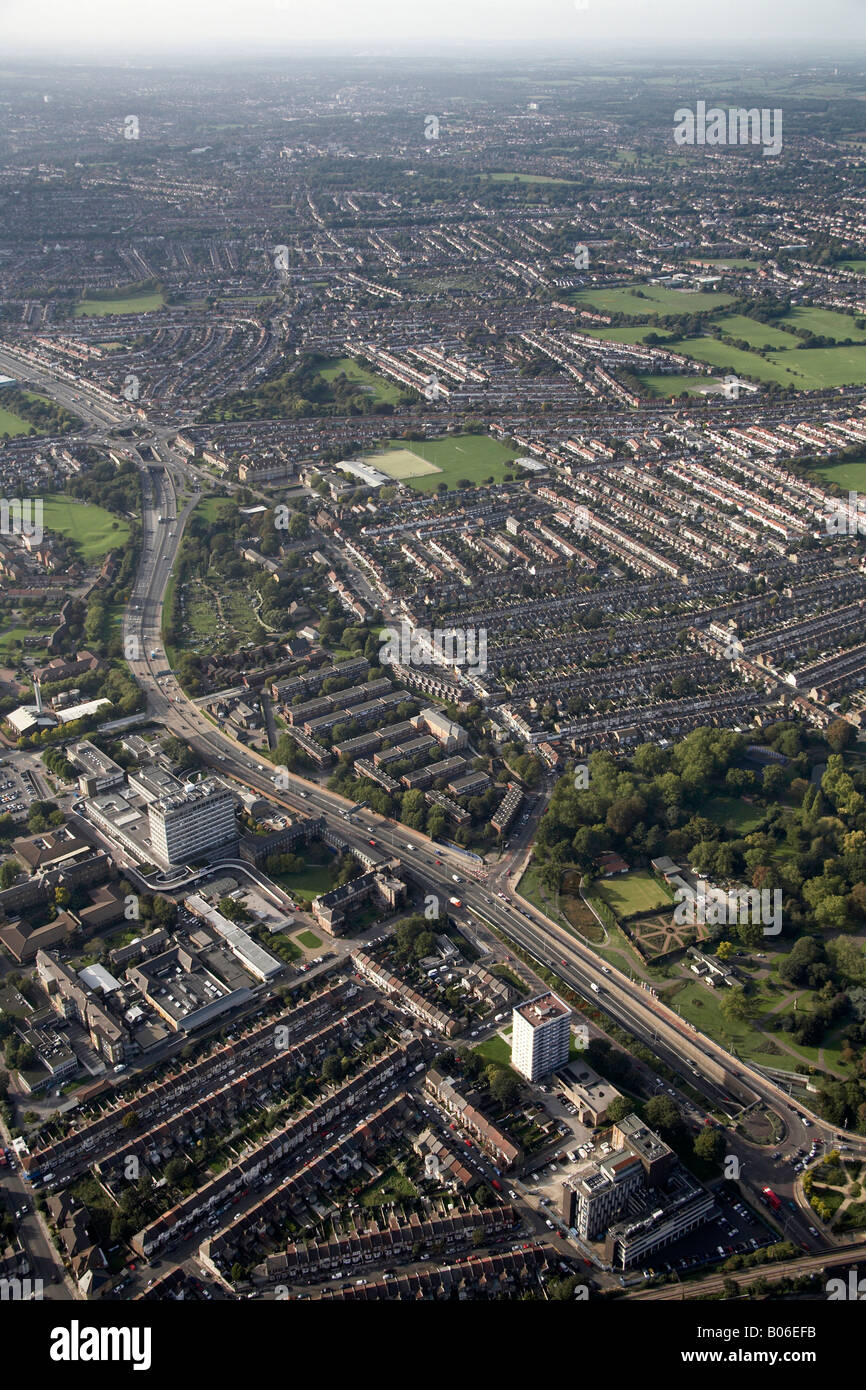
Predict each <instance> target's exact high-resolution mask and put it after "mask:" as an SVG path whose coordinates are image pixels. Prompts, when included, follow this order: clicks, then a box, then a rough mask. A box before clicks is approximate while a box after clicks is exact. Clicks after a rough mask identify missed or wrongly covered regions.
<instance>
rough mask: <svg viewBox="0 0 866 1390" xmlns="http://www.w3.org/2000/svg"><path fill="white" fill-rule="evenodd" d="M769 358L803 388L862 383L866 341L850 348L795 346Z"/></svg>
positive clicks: (812, 389)
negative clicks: (783, 368) (786, 371)
mask: <svg viewBox="0 0 866 1390" xmlns="http://www.w3.org/2000/svg"><path fill="white" fill-rule="evenodd" d="M770 360H771V361H772V362H773V363H775V365H776V366H779V367H785V368H787V369H788V371H789V372H790V374H791V378H792V381H793V384H794V385H795V386H799V387H800V389H801V390H803V391H814V390H818V389H819V388H821V387H824V386H859V385H861V384H863V383H866V340H861V341H860V343H859V344H854V345H853V346H851V347H833V348H813V349H809V348H795V349H793V350H791V349H789V350H788V351H787V352H773V353H771V354H770Z"/></svg>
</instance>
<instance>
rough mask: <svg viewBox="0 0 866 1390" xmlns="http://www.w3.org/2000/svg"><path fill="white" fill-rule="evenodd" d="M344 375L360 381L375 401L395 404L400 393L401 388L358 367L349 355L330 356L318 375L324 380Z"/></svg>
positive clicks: (350, 379) (351, 379)
mask: <svg viewBox="0 0 866 1390" xmlns="http://www.w3.org/2000/svg"><path fill="white" fill-rule="evenodd" d="M341 375H342V376H345V377H347V378H348V379H349V381H357V382H360V383H361V384H362V385H363V386H366V387H367V388H368V390H369V394H370V395H371V396H372V398H373V400H374V401H375V402H376V403H377V405H378V404H379V403H385V404H387V405H396V403H397V401H399V399H400V396H401V395H402V388H401V387H399V386H397V385H395V383H394V382H391V381H386V380H385V378H384V377H381V376H377V375H376V373H375V372H371V371H370V370H369V369H368V368H366V367H359V366H358V363H357V362H356V361H355V360H354V359H353V358H351V357H335V358H332V359H331V360H330V361H329V362H328V364H327V366H325V367H322V368H321V369H320V371H319V376H320V377H323V378H324V380H325V381H333V380H334V379H335V378H336V377H338V376H341Z"/></svg>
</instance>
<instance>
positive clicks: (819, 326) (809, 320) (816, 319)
mask: <svg viewBox="0 0 866 1390" xmlns="http://www.w3.org/2000/svg"><path fill="white" fill-rule="evenodd" d="M777 322H778V323H780V324H785V325H786V326H787V327H790V328H807V329H808V330H809V332H810V333H815V334H817V335H818V336H819V337H821V338H835V339H836V341H837V342H840V341H841V340H842V339H844V338H852V339H853V340H854V342H855V343H866V329H864V328H858V327H857V325H856V323H855V322H854V319H853V318H852V317H851V315H850V314H840V313H838V312H837V311H836V310H835V309H814V308H807V307H806V306H805V305H798V306H797V307H796V308H794V309H792V310H791V311H790V313H788V314H785V316H784V318H780V319H778V320H777Z"/></svg>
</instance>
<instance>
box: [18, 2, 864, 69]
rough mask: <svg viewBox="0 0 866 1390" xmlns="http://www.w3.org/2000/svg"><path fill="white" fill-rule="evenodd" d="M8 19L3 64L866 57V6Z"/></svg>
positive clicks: (511, 7)
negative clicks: (315, 57)
mask: <svg viewBox="0 0 866 1390" xmlns="http://www.w3.org/2000/svg"><path fill="white" fill-rule="evenodd" d="M0 22H2V34H3V57H4V58H7V59H8V58H12V59H15V58H20V59H32V58H40V57H42V58H46V59H48V58H50V59H51V60H62V59H64V58H67V59H69V60H72V61H74V62H76V63H80V62H82V61H87V60H88V59H92V60H94V61H97V62H99V61H111V62H116V61H118V60H119V61H126V62H133V63H135V62H137V61H142V62H144V61H148V60H151V59H155V58H156V59H158V58H159V57H160V56H163V57H176V58H177V57H183V58H190V57H195V56H200V57H202V58H207V59H213V58H217V57H234V58H248V57H254V56H259V57H264V56H270V57H274V56H275V55H276V54H278V53H287V54H291V53H292V52H296V53H297V54H298V56H302V54H303V53H309V51H310V50H311V49H316V50H318V51H319V52H320V53H323V52H328V51H332V52H335V53H338V52H339V53H341V54H343V55H346V54H347V53H348V54H350V55H354V56H361V55H364V56H368V57H375V56H376V55H377V54H383V55H384V54H385V53H387V52H394V51H401V50H402V51H410V50H411V51H413V52H416V53H418V52H429V53H430V55H431V56H433V55H435V53H437V52H443V51H446V50H451V51H452V52H453V49H454V48H455V47H457V46H466V48H467V49H468V50H471V51H479V50H485V49H486V50H490V49H491V48H499V49H504V48H507V47H508V46H516V45H521V46H523V47H524V48H525V49H531V51H532V52H533V53H534V54H536V55H537V54H539V53H540V52H541V51H542V50H544V49H545V48H547V49H549V50H551V51H552V52H554V53H555V54H556V55H557V56H559V57H561V58H574V59H578V60H579V58H580V57H581V55H582V54H585V55H586V56H587V57H588V58H589V57H592V56H593V55H599V56H600V55H602V54H603V55H604V56H606V57H610V56H611V55H612V53H616V52H619V53H620V55H621V56H623V57H625V56H626V55H628V54H635V53H640V52H645V53H650V52H654V53H659V52H669V54H670V56H671V58H675V57H676V56H677V55H681V54H683V53H687V52H689V51H692V52H700V53H701V54H702V55H703V56H704V57H706V58H710V57H712V56H714V55H715V56H718V57H719V58H724V57H725V56H739V57H742V56H744V55H747V54H753V55H754V56H755V57H761V58H767V57H772V56H773V55H774V54H777V55H778V56H779V57H780V58H781V57H788V56H791V55H794V54H798V53H799V55H800V57H801V58H802V59H804V60H805V59H807V58H808V59H810V60H811V61H813V62H818V61H821V60H822V59H823V60H829V61H832V60H833V59H838V60H839V61H842V60H843V59H848V60H853V61H857V60H858V57H860V56H861V55H866V0H821V3H820V4H816V3H815V0H722V2H721V3H716V4H713V3H703V4H701V3H699V2H698V0H532V3H531V4H526V3H525V2H524V3H518V0H426V3H425V0H421V3H420V4H419V3H417V0H416V3H406V0H368V2H367V3H366V4H363V5H362V4H358V3H357V0H315V3H314V4H311V3H310V2H309V0H244V3H243V4H238V3H237V0H146V3H135V0H133V3H129V0H74V3H70V0H0ZM467 56H470V55H469V54H467Z"/></svg>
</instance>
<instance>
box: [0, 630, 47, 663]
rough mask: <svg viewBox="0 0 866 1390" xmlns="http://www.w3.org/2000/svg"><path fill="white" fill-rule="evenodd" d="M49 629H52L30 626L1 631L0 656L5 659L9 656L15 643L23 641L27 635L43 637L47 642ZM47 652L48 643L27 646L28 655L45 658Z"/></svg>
mask: <svg viewBox="0 0 866 1390" xmlns="http://www.w3.org/2000/svg"><path fill="white" fill-rule="evenodd" d="M48 631H50V629H49V630H46V629H45V628H41V629H39V630H38V631H37V629H36V628H33V629H31V628H29V627H10V628H8V629H7V631H6V632H0V656H2V657H3V658H4V659H5V658H8V656H9V653H10V651H11V650H12V645H13V643H15V642H23V641H24V639H25V637H41V638H42V639H43V640H44V641H45V643H46V644H47V642H48ZM47 653H48V647H47V645H45V646H42V647H28V648H27V655H28V656H35V657H38V658H39V659H40V660H41V659H43V658H44V657H45V656H46V655H47Z"/></svg>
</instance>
